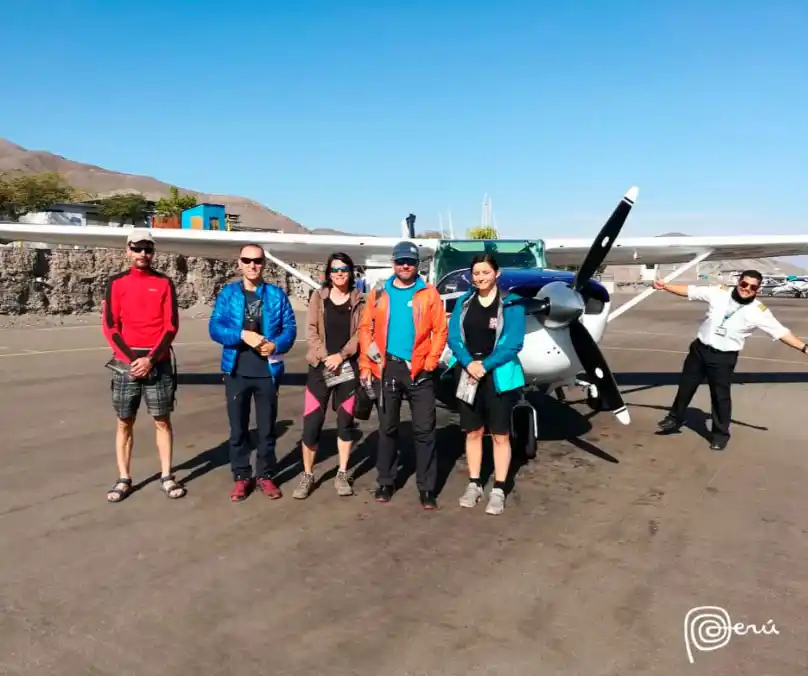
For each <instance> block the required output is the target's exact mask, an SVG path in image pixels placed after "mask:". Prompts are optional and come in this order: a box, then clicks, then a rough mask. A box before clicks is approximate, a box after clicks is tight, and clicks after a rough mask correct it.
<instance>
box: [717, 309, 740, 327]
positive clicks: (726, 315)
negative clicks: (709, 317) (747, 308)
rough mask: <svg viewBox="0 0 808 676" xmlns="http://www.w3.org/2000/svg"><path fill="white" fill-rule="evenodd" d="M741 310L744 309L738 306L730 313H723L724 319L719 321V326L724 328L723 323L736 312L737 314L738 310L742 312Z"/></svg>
mask: <svg viewBox="0 0 808 676" xmlns="http://www.w3.org/2000/svg"><path fill="white" fill-rule="evenodd" d="M743 308H744V306H743V305H740V306H738V307H736V308H735V309H734V310H733V311H732V312H725V313H724V319H722V320H721V323H720V324H719V326H724V322H726V321H727V320H728V319H730V318H731V317H732V315H734V314H735V313H736V312H738V310H742V309H743Z"/></svg>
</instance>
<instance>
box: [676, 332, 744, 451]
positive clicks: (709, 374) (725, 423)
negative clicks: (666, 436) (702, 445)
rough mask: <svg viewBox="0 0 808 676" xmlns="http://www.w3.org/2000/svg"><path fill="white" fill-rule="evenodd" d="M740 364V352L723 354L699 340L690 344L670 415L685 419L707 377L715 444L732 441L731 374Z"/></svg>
mask: <svg viewBox="0 0 808 676" xmlns="http://www.w3.org/2000/svg"><path fill="white" fill-rule="evenodd" d="M737 363H738V353H737V352H722V351H721V350H716V349H715V348H714V347H710V346H709V345H705V344H704V343H702V342H701V341H700V340H699V339H698V338H697V339H696V340H694V341H693V342H692V343H691V344H690V351H689V352H688V354H687V357H686V358H685V363H684V366H683V368H682V375H681V377H680V378H679V390H678V392H677V393H676V399H674V400H673V407H672V408H671V412H670V414H671V416H673V417H674V418H675V419H676V420H677V422H679V423H680V424H681V423H683V422H684V420H685V412H686V411H687V407H688V405H689V404H690V401H691V400H692V399H693V395H695V394H696V390H697V389H698V387H699V385H700V384H701V383H702V382H703V381H704V378H705V377H706V378H707V384H708V385H709V386H710V400H711V404H712V416H713V426H712V436H713V441H728V440H729V436H730V435H729V421H730V416H731V415H732V396H731V393H730V387H731V385H732V374H733V373H735V365H736V364H737Z"/></svg>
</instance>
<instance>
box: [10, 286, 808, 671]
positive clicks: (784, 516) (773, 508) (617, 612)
mask: <svg viewBox="0 0 808 676" xmlns="http://www.w3.org/2000/svg"><path fill="white" fill-rule="evenodd" d="M766 302H767V304H768V305H769V306H770V307H771V308H772V310H773V312H774V313H775V315H776V316H777V317H778V318H779V319H780V320H781V321H782V322H783V323H784V324H786V325H787V326H789V327H790V328H791V329H792V330H793V331H794V332H795V333H796V334H797V335H803V336H808V313H806V311H805V310H806V308H808V304H806V301H801V300H792V299H767V300H766ZM703 311H704V306H703V305H700V304H696V303H689V302H688V301H686V300H684V299H678V298H674V297H672V296H662V295H659V294H654V295H653V296H652V297H651V298H649V299H648V300H646V301H644V302H643V303H641V304H640V305H639V306H637V307H636V308H634V309H632V310H630V311H629V312H627V313H626V314H625V315H623V316H621V317H619V318H618V319H616V320H615V321H614V322H613V323H612V324H610V325H609V327H608V329H607V333H606V336H605V338H604V340H603V342H602V343H601V347H602V349H603V351H604V354H605V355H606V358H607V359H608V360H609V363H610V365H611V368H612V370H613V371H614V372H615V375H616V378H617V380H618V383H619V384H620V386H621V390H622V391H623V393H624V396H625V399H626V401H627V403H628V405H629V410H630V413H631V417H632V420H631V424H630V425H628V426H623V425H621V424H620V423H619V422H618V421H617V420H616V419H615V418H614V416H612V415H611V414H609V413H598V414H596V415H595V414H593V412H592V411H590V410H589V409H588V408H587V407H586V404H585V401H584V397H583V393H582V392H580V391H579V390H577V389H572V390H569V391H568V401H567V403H566V404H562V403H560V402H558V401H556V400H555V399H554V398H551V397H544V398H542V399H541V400H540V406H539V415H540V427H541V431H540V437H541V442H540V447H539V454H538V457H537V458H536V460H534V461H531V462H529V463H528V464H525V465H522V466H520V467H519V468H518V471H517V473H516V476H515V482H514V485H515V488H514V491H513V493H511V495H510V496H509V499H508V503H507V507H506V510H505V512H504V514H502V515H501V516H489V515H486V514H485V512H484V506H485V503H482V504H481V505H479V506H478V507H477V508H475V509H472V510H465V509H462V508H460V507H459V505H458V503H457V500H458V498H459V497H460V495H461V493H462V491H463V488H464V486H465V483H466V474H465V465H464V463H463V461H462V451H463V441H462V436H461V435H460V433H459V432H458V430H457V428H456V426H455V425H454V420H453V418H452V417H451V416H450V415H448V414H447V413H446V412H444V411H440V410H439V416H438V422H439V441H438V448H439V452H440V456H441V483H442V484H444V485H443V486H442V491H441V493H440V496H439V503H440V509H439V510H437V511H436V512H425V511H423V510H421V509H420V506H419V504H418V501H417V491H416V488H415V479H414V476H412V475H411V474H412V463H411V461H410V458H409V453H408V451H409V427H408V425H406V424H405V425H404V448H405V454H404V470H403V476H404V477H405V478H406V484H405V485H404V486H403V488H401V490H400V491H399V492H398V493H397V494H396V495H395V497H394V499H393V501H392V502H391V503H390V504H388V505H379V504H376V503H375V502H374V501H373V500H372V496H371V495H370V490H372V488H373V485H374V477H375V470H374V469H373V462H374V448H375V433H374V429H375V415H374V417H372V418H371V420H370V421H368V422H362V423H360V425H359V433H360V434H361V436H362V439H361V441H359V442H358V446H357V450H356V451H355V453H354V459H353V461H352V469H353V471H354V473H355V490H356V495H355V496H353V497H349V498H340V497H338V496H337V494H336V492H335V491H334V488H333V485H332V483H331V480H332V478H333V476H334V472H335V469H336V467H335V463H336V457H335V455H334V453H335V450H334V439H335V437H334V419H333V413H330V414H329V417H328V419H327V421H326V429H325V432H324V435H323V437H324V438H323V442H322V449H323V450H322V456H321V458H320V460H319V464H318V466H317V473H318V476H319V477H321V479H322V481H321V485H320V486H319V488H318V489H317V490H316V491H315V492H314V493H313V494H312V495H311V497H310V498H309V499H308V500H305V501H298V500H294V499H293V498H292V497H291V494H292V491H293V488H294V484H295V483H296V481H297V478H298V475H299V472H300V471H301V467H300V465H299V447H298V441H299V437H300V431H301V418H302V404H303V383H304V382H305V373H306V366H305V362H304V360H303V354H304V347H305V345H304V343H303V340H304V339H305V332H304V330H303V329H302V326H303V325H302V323H301V324H300V330H299V341H298V344H297V345H296V346H295V348H294V349H293V351H292V352H291V354H290V356H289V358H288V361H287V372H288V373H287V377H286V380H285V382H284V384H283V386H282V389H281V404H280V413H279V416H278V427H279V439H278V457H279V462H280V467H281V476H280V480H279V481H280V482H282V485H281V488H282V490H283V491H284V497H283V499H281V500H277V501H270V500H268V499H267V498H265V497H264V496H263V495H261V494H260V493H254V494H253V495H252V496H251V497H250V498H249V499H248V500H247V501H246V502H244V503H241V504H231V503H230V501H229V491H230V489H231V485H232V484H231V476H230V472H229V468H228V451H227V445H226V439H227V436H228V429H227V420H226V415H225V407H224V401H223V397H224V393H223V387H222V384H221V375H220V373H219V354H220V353H219V348H218V346H217V345H215V344H213V343H212V342H211V341H210V340H209V338H208V334H207V322H206V320H204V319H196V320H192V319H187V320H184V321H183V323H182V325H181V330H180V335H179V337H178V339H177V343H176V351H177V356H178V360H179V368H180V372H181V376H180V389H179V393H178V400H177V411H176V414H175V418H174V419H175V436H176V451H175V462H176V469H177V476H178V479H180V480H182V481H184V482H185V484H186V486H187V488H188V491H189V492H188V495H187V496H186V497H185V498H184V499H182V500H177V501H172V500H168V499H167V498H166V497H165V496H164V495H163V494H162V493H161V492H160V491H159V490H158V483H157V481H156V479H157V476H158V474H157V472H158V468H159V465H158V463H157V455H156V450H155V448H154V434H153V431H152V423H151V421H150V420H149V419H148V417H147V416H146V415H145V412H144V414H143V415H141V417H140V418H139V420H138V422H137V425H136V438H135V448H134V465H133V471H134V477H135V482H136V483H137V487H138V490H137V491H136V492H135V493H133V494H132V495H131V496H130V497H129V498H128V499H127V500H125V501H124V502H122V503H120V504H107V502H106V499H105V493H106V491H107V490H108V489H109V488H111V487H112V485H113V483H114V480H115V478H116V469H115V458H114V445H113V442H114V417H113V413H112V410H111V407H110V387H109V374H108V372H107V371H106V370H105V369H104V368H103V364H104V362H105V361H106V359H107V358H108V354H109V350H108V348H107V347H106V345H105V343H104V340H103V337H102V336H101V333H100V329H99V327H97V326H72V327H69V328H50V329H48V328H46V329H41V328H32V329H6V330H2V331H0V422H2V429H3V430H4V432H5V437H4V439H3V442H2V444H1V445H0V459H1V460H2V463H0V541H1V542H2V543H3V545H4V546H5V549H6V553H5V554H4V555H2V556H0V608H2V614H0V673H1V674H15V675H16V674H21V675H22V674H24V675H25V676H38V675H50V674H58V675H59V676H73V675H76V676H79V675H85V674H86V675H90V674H92V675H95V676H97V675H106V674H110V675H112V674H115V675H124V674H131V675H137V676H151V675H153V674H161V675H163V676H174V675H179V674H182V675H183V676H185V675H186V674H191V673H195V674H202V675H205V676H207V675H218V674H222V675H224V674H228V675H231V676H240V675H241V674H254V673H266V674H273V675H276V676H280V675H282V674H284V675H285V674H294V675H302V674H307V673H311V674H315V673H317V674H322V675H323V676H331V675H332V674H333V675H343V674H363V675H364V674H367V675H369V676H370V675H372V676H377V675H379V676H380V675H382V674H389V675H391V676H405V675H416V674H417V675H421V674H423V675H429V676H449V675H451V676H455V675H457V676H460V675H465V674H485V675H496V676H500V675H506V674H507V675H511V674H513V675H516V676H522V675H524V676H534V675H542V676H544V675H550V674H564V675H570V674H581V675H582V676H584V675H585V676H599V675H604V676H605V675H607V674H609V675H612V674H614V675H618V674H619V675H621V676H622V675H625V674H643V675H645V676H651V675H656V674H659V675H661V676H672V675H677V674H683V675H684V674H694V675H696V674H704V675H706V674H710V675H711V676H718V675H722V674H733V675H734V674H750V675H751V674H754V675H755V676H763V675H764V674H778V675H783V676H785V675H789V676H790V675H792V674H797V673H804V671H805V669H806V666H808V640H806V639H807V638H808V633H807V632H806V629H805V627H806V625H805V617H806V616H808V591H806V590H807V589H808V586H807V583H806V578H805V561H806V560H808V510H806V508H805V507H806V501H805V486H806V484H808V456H806V453H805V447H806V438H808V433H806V431H805V427H804V426H803V425H802V422H803V421H801V420H800V418H801V415H802V414H800V411H801V410H803V411H804V410H805V409H804V404H805V402H806V400H808V386H807V385H806V383H808V357H806V356H804V355H802V354H800V353H798V352H796V351H794V350H791V349H789V348H787V347H786V346H784V345H782V344H780V343H773V342H772V341H771V340H770V339H769V338H768V337H767V336H765V335H764V334H762V333H757V334H754V336H753V337H752V338H750V340H749V341H748V342H747V346H746V349H745V350H744V352H743V354H742V357H741V359H740V361H739V365H738V372H737V375H736V384H735V385H734V386H733V425H732V430H731V431H732V435H733V436H732V440H731V441H730V445H729V446H728V448H727V449H726V450H725V451H724V452H714V451H710V449H709V443H708V441H706V440H705V437H706V436H707V432H706V427H705V418H706V417H708V416H709V401H710V400H709V393H708V391H707V386H706V384H705V385H703V386H702V388H700V389H699V391H698V393H697V395H696V397H695V399H694V401H693V404H692V410H691V415H690V417H689V421H688V429H684V430H683V431H682V432H681V433H680V434H677V435H672V436H667V437H662V436H656V435H655V430H656V423H657V421H658V420H659V419H661V418H662V417H663V415H664V414H665V412H666V410H667V406H668V405H669V404H670V402H671V401H672V399H673V396H674V394H675V387H676V382H677V379H678V374H679V370H680V368H681V364H682V360H683V359H684V356H685V353H686V351H687V348H688V344H689V343H690V341H691V340H692V339H693V337H694V335H695V332H696V329H697V326H698V323H699V321H700V318H701V316H702V313H703ZM299 319H302V315H299ZM404 411H405V412H406V414H407V415H408V411H407V408H406V406H405V407H404ZM489 487H490V484H489ZM702 606H714V607H717V609H714V610H713V611H711V612H713V613H714V614H717V615H716V616H719V617H723V618H724V619H725V620H726V618H727V617H728V618H731V619H729V622H728V626H729V625H731V629H730V630H729V631H728V633H727V629H726V627H724V628H723V632H724V633H722V628H721V627H718V630H717V631H716V626H715V625H714V626H713V627H712V630H713V631H712V633H711V631H710V628H709V626H708V624H709V622H706V623H703V622H701V621H699V620H696V619H695V618H694V617H693V613H691V614H690V618H689V621H688V613H689V611H691V610H692V609H694V608H697V607H702ZM725 613H726V615H724V614H725ZM696 625H700V626H701V629H699V628H698V627H697V626H696ZM749 625H755V627H754V628H750V626H749ZM688 627H694V628H693V635H694V637H695V638H689V637H688V632H687V629H688ZM755 629H757V631H755ZM761 629H765V630H767V632H766V633H761V631H760V630H761ZM775 630H776V633H775ZM688 648H689V649H690V653H688ZM705 648H714V649H713V650H707V649H705ZM691 657H692V660H693V661H692V662H691V659H690V658H691Z"/></svg>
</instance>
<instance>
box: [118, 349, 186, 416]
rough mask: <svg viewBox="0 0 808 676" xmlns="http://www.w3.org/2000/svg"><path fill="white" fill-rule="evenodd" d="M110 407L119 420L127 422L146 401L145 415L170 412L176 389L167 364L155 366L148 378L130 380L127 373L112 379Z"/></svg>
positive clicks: (172, 373)
mask: <svg viewBox="0 0 808 676" xmlns="http://www.w3.org/2000/svg"><path fill="white" fill-rule="evenodd" d="M110 387H111V389H112V407H113V408H114V409H115V413H116V414H117V416H118V417H119V418H122V419H123V418H131V417H132V416H133V415H135V413H137V411H138V409H139V408H140V401H141V399H144V400H145V401H146V410H147V411H148V412H149V415H151V416H153V417H155V416H165V415H168V414H169V413H171V412H173V411H174V394H175V391H176V385H175V381H174V371H173V369H172V367H171V362H170V361H169V360H165V361H160V362H157V363H156V364H155V365H154V368H153V369H152V372H151V373H150V374H149V377H148V378H138V379H135V378H132V376H131V375H129V374H128V373H123V374H118V373H114V374H113V375H112V383H111V385H110Z"/></svg>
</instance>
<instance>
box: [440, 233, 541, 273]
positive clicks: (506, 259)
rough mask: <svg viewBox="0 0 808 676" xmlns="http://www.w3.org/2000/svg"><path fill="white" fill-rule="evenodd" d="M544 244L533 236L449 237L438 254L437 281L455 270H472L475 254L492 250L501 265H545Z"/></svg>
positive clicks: (521, 266) (527, 267) (520, 266)
mask: <svg viewBox="0 0 808 676" xmlns="http://www.w3.org/2000/svg"><path fill="white" fill-rule="evenodd" d="M541 251H542V245H541V244H540V243H539V242H535V241H530V240H448V241H445V242H442V243H441V246H440V248H439V250H438V251H437V252H436V255H435V273H436V274H435V281H436V282H440V281H441V280H442V279H443V278H444V277H445V276H446V275H448V274H449V273H450V272H454V271H455V270H468V269H469V267H470V266H471V261H473V260H474V257H475V256H478V255H480V254H483V253H491V254H492V255H494V256H495V257H496V259H497V262H498V263H499V266H500V267H501V268H519V269H533V268H536V267H543V265H542V263H543V261H542V259H541V256H542V254H541Z"/></svg>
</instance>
